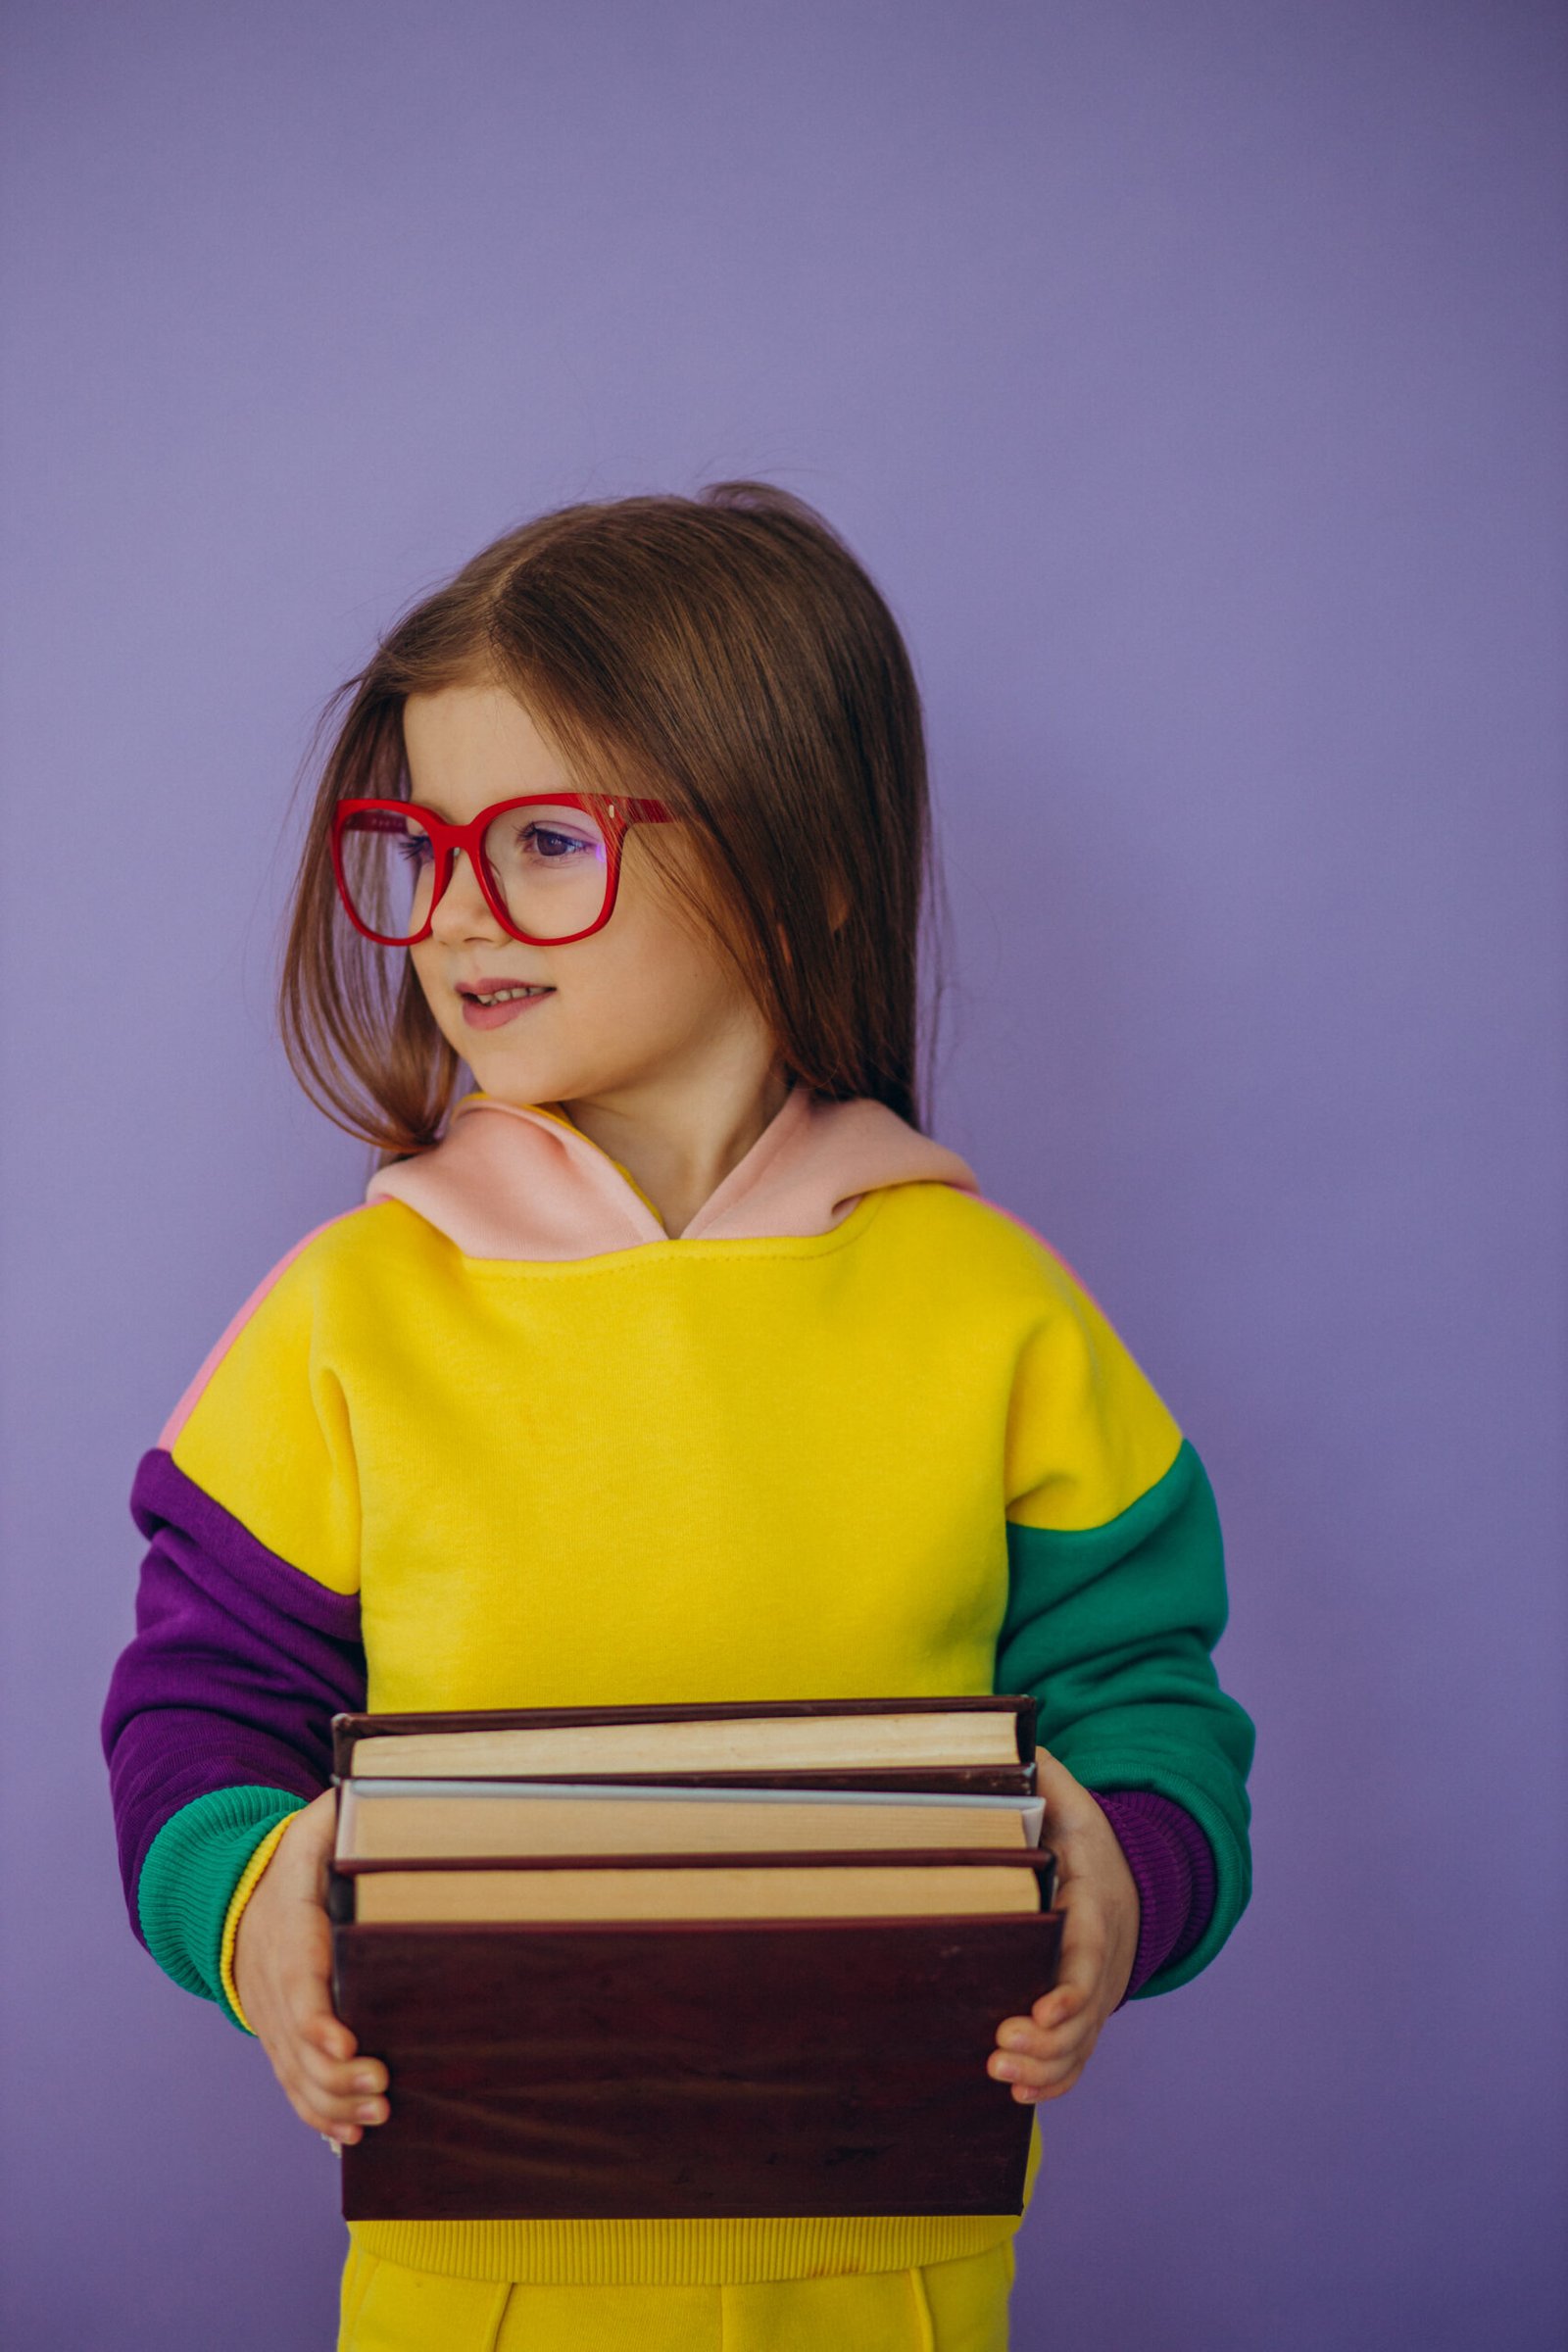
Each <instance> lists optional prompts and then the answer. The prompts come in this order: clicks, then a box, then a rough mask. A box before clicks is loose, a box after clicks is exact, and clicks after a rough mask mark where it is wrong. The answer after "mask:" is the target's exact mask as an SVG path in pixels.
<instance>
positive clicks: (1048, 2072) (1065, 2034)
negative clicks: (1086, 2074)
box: [986, 1747, 1141, 2104]
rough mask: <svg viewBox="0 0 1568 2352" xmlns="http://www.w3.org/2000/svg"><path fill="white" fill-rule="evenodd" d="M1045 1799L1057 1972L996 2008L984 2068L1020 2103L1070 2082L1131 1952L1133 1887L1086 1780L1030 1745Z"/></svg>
mask: <svg viewBox="0 0 1568 2352" xmlns="http://www.w3.org/2000/svg"><path fill="white" fill-rule="evenodd" d="M1035 1766H1036V1785H1037V1788H1038V1790H1039V1793H1040V1794H1041V1795H1042V1796H1043V1797H1044V1798H1045V1800H1046V1822H1045V1830H1044V1834H1043V1842H1044V1843H1045V1844H1047V1845H1049V1846H1050V1847H1051V1848H1052V1850H1053V1852H1054V1854H1055V1856H1056V1906H1057V1908H1058V1909H1059V1910H1062V1911H1065V1913H1066V1914H1067V1916H1066V1918H1065V1919H1064V1921H1063V1922H1062V1931H1061V1964H1060V1967H1059V1969H1058V1971H1057V1975H1056V1982H1055V1984H1054V1985H1053V1986H1052V1988H1051V1990H1050V1991H1049V1992H1044V1993H1042V1994H1041V1996H1040V1998H1039V2000H1038V2001H1036V2003H1035V2005H1034V2007H1033V2009H1032V2010H1031V2011H1030V2013H1029V2015H1028V2016H1027V2017H1005V2018H1004V2019H1003V2021H1002V2023H1001V2025H1000V2026H999V2027H998V2028H997V2047H996V2049H995V2050H994V2051H993V2052H992V2054H991V2056H990V2058H989V2059H987V2061H986V2065H987V2068H988V2071H989V2072H990V2073H991V2074H992V2075H993V2076H994V2077H996V2078H997V2079H998V2080H999V2081H1002V2082H1011V2083H1012V2095H1013V2097H1014V2099H1016V2100H1018V2101H1019V2102H1020V2103H1021V2104H1031V2103H1033V2102H1035V2101H1037V2100H1040V2099H1059V2098H1060V2097H1061V2094H1062V2092H1063V2091H1066V2090H1071V2088H1072V2086H1073V2084H1074V2083H1075V2082H1077V2080H1078V2078H1079V2076H1080V2075H1081V2074H1082V2073H1083V2071H1084V2068H1085V2066H1087V2064H1088V2063H1089V2056H1090V2052H1091V2051H1092V2050H1093V2049H1094V2046H1095V2043H1096V2042H1097V2041H1098V2040H1099V2038H1100V2029H1101V2027H1102V2026H1103V2024H1104V2022H1105V2020H1106V2018H1107V2017H1108V2016H1109V2015H1110V2013H1111V2011H1112V2010H1113V2009H1114V2008H1115V2006H1116V2004H1117V2002H1118V2001H1119V2000H1120V1999H1121V1996H1122V1994H1123V1993H1124V1992H1125V1991H1126V1989H1127V1982H1128V1979H1129V1978H1130V1977H1131V1975H1132V1973H1133V1961H1134V1960H1135V1959H1136V1957H1137V1954H1138V1930H1139V1927H1140V1924H1141V1916H1140V1910H1139V1902H1138V1887H1137V1885H1136V1883H1135V1881H1134V1879H1133V1874H1132V1872H1131V1871H1130V1870H1129V1869H1128V1867H1127V1857H1126V1856H1125V1854H1124V1853H1123V1852H1122V1850H1121V1845H1120V1842H1119V1841H1118V1839H1117V1837H1116V1833H1115V1831H1114V1830H1113V1829H1112V1828H1111V1826H1110V1823H1109V1822H1108V1821H1107V1820H1106V1818H1105V1816H1104V1814H1103V1812H1102V1811H1101V1809H1100V1807H1099V1805H1097V1804H1096V1802H1095V1800H1094V1798H1093V1797H1092V1796H1091V1795H1090V1793H1089V1791H1088V1789H1085V1788H1083V1787H1082V1786H1081V1785H1080V1784H1079V1783H1078V1782H1077V1781H1075V1780H1074V1779H1073V1777H1072V1774H1071V1773H1070V1772H1069V1771H1068V1770H1067V1768H1066V1766H1065V1765H1064V1764H1058V1763H1057V1762H1056V1759H1055V1758H1054V1756H1052V1755H1048V1753H1047V1752H1046V1750H1045V1749H1044V1748H1043V1747H1042V1748H1037V1749H1036V1751H1035Z"/></svg>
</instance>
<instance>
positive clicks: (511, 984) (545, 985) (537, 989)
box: [457, 972, 554, 999]
mask: <svg viewBox="0 0 1568 2352" xmlns="http://www.w3.org/2000/svg"><path fill="white" fill-rule="evenodd" d="M513 988H526V989H529V990H532V991H533V992H534V993H536V994H537V995H540V996H550V995H553V994H554V990H553V989H552V988H551V986H550V983H549V982H548V981H544V980H520V979H519V978H518V977H517V975H516V974H515V972H494V973H491V972H487V973H485V974H483V975H482V977H481V978H479V979H477V980H460V981H459V982H458V983H457V990H458V994H459V996H460V997H467V998H470V999H471V998H474V997H497V996H501V995H502V994H503V993H504V992H505V991H507V990H508V989H513Z"/></svg>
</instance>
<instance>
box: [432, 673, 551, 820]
mask: <svg viewBox="0 0 1568 2352" xmlns="http://www.w3.org/2000/svg"><path fill="white" fill-rule="evenodd" d="M403 748H404V753H405V755H406V757H407V760H408V763H409V781H410V784H411V786H412V787H413V792H414V797H415V799H416V800H417V801H424V802H426V803H427V804H428V805H429V806H430V807H431V808H432V809H435V810H436V811H437V813H438V814H439V815H442V816H450V817H454V818H462V817H465V816H470V815H472V813H473V812H474V810H475V809H482V808H484V807H485V805H486V804H487V803H488V802H490V801H504V800H507V799H508V798H509V797H511V796H512V795H513V794H515V793H524V792H562V791H570V790H571V789H572V779H571V777H570V775H569V774H568V773H567V770H566V768H565V766H564V763H563V761H562V759H561V756H560V754H559V753H558V752H557V751H556V750H555V748H554V746H553V745H552V744H551V743H550V742H549V741H548V739H547V738H546V737H545V735H544V734H543V733H542V732H541V731H540V729H539V727H538V725H537V724H536V722H535V720H534V718H533V716H532V714H531V712H530V711H527V710H526V709H525V707H524V706H523V705H522V704H521V703H520V702H518V700H517V698H516V696H515V694H511V693H509V692H508V691H507V689H506V688H505V687H504V686H493V685H483V686H443V687H441V688H440V689H439V691H437V692H436V693H433V694H411V695H410V696H409V697H408V699H407V700H406V702H405V703H404V706H403Z"/></svg>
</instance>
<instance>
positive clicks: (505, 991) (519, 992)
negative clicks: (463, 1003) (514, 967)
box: [473, 988, 548, 1005]
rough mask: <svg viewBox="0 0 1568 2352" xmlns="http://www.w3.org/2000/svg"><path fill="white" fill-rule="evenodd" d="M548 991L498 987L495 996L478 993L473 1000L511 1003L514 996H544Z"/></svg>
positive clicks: (487, 1003) (481, 1002) (495, 1003)
mask: <svg viewBox="0 0 1568 2352" xmlns="http://www.w3.org/2000/svg"><path fill="white" fill-rule="evenodd" d="M547 993H548V992H547V991H546V990H544V989H542V988H498V989H497V990H496V992H495V994H494V996H491V997H481V996H477V995H476V996H475V998H474V1000H473V1001H474V1003H475V1004H476V1005H510V1004H511V1003H512V1001H513V999H514V998H515V997H542V996H544V995H546V994H547Z"/></svg>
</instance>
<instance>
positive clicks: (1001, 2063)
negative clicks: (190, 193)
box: [996, 2058, 1018, 2082]
mask: <svg viewBox="0 0 1568 2352" xmlns="http://www.w3.org/2000/svg"><path fill="white" fill-rule="evenodd" d="M996 2063H997V2073H998V2074H999V2075H1000V2076H1001V2077H1002V2080H1003V2081H1004V2082H1016V2081H1017V2079H1018V2061H1017V2060H1016V2058H999V2059H998V2060H997V2062H996Z"/></svg>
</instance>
